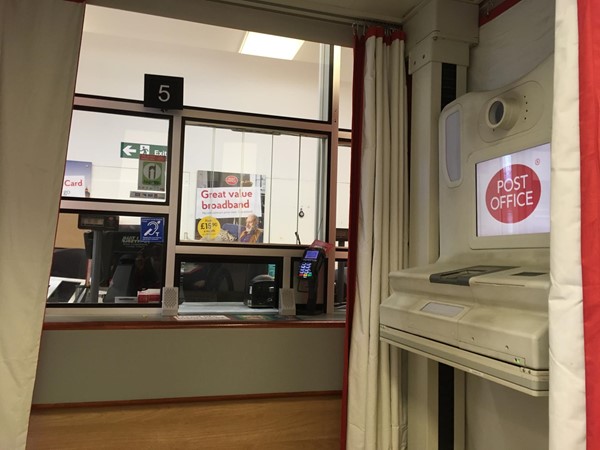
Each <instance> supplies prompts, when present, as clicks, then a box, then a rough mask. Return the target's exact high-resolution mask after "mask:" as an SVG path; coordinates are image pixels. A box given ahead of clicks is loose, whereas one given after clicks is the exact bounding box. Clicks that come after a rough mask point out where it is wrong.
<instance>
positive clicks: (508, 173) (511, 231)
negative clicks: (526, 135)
mask: <svg viewBox="0 0 600 450" xmlns="http://www.w3.org/2000/svg"><path fill="white" fill-rule="evenodd" d="M476 167H477V169H476V171H477V173H476V175H477V236H509V235H518V234H532V233H548V232H549V231H550V144H542V145H539V146H536V147H531V148H528V149H525V150H521V151H518V152H515V153H510V154H506V155H503V156H500V157H498V158H494V159H491V160H488V161H483V162H480V163H478V164H477V165H476Z"/></svg>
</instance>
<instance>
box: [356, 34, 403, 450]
mask: <svg viewBox="0 0 600 450" xmlns="http://www.w3.org/2000/svg"><path fill="white" fill-rule="evenodd" d="M364 45H365V47H364V54H365V57H364V60H365V63H364V93H363V96H364V100H363V111H362V115H363V120H362V136H361V138H362V146H361V148H360V155H356V154H355V153H353V155H352V158H355V157H357V156H359V157H360V172H361V173H360V195H359V198H358V199H351V201H358V202H359V205H358V233H357V240H356V242H355V243H352V242H350V245H355V251H356V268H355V269H356V292H355V297H354V311H353V321H352V332H351V336H350V362H349V374H348V411H347V436H346V438H347V448H348V449H352V450H355V449H369V450H373V449H399V448H405V442H406V439H405V434H406V429H405V420H404V413H403V411H402V410H401V401H400V397H401V393H400V386H401V382H400V381H401V380H400V351H399V350H398V349H396V348H394V347H391V346H389V345H388V344H386V343H382V342H380V341H379V305H380V303H381V301H382V300H384V299H385V298H386V297H388V296H389V288H388V286H389V283H388V274H389V272H390V271H394V270H399V269H401V268H402V261H403V255H404V251H403V242H404V240H403V217H404V215H403V212H404V211H403V209H404V204H405V202H404V198H405V185H406V183H405V180H406V177H405V172H406V168H405V164H406V125H405V121H406V75H405V68H404V41H403V40H402V35H401V34H400V33H396V34H392V35H387V36H386V35H385V33H384V32H383V30H382V29H380V28H375V29H369V30H368V31H367V34H366V40H365V43H364ZM355 76H356V73H355ZM354 114H357V111H356V109H355V110H354ZM353 131H354V132H356V131H357V130H353ZM353 176H354V174H353Z"/></svg>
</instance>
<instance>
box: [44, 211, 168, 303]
mask: <svg viewBox="0 0 600 450" xmlns="http://www.w3.org/2000/svg"><path fill="white" fill-rule="evenodd" d="M165 236H166V219H165V217H164V216H156V215H144V216H123V215H113V214H106V213H96V212H92V213H90V212H83V213H80V214H70V213H61V215H60V218H59V226H58V232H57V238H56V242H55V248H54V254H53V258H52V268H51V272H50V280H49V289H48V299H47V303H48V304H53V305H58V306H60V305H64V304H79V305H90V304H94V305H99V304H101V305H102V304H103V305H109V306H115V305H120V304H121V305H128V306H132V305H142V306H159V305H160V290H161V288H162V287H163V286H164V272H165V271H164V267H165V245H166V240H165Z"/></svg>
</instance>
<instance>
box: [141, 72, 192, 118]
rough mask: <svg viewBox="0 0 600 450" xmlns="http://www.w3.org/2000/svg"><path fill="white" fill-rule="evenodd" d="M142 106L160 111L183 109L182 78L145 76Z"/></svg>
mask: <svg viewBox="0 0 600 450" xmlns="http://www.w3.org/2000/svg"><path fill="white" fill-rule="evenodd" d="M144 106H146V107H149V108H159V109H162V110H167V109H183V78H181V77H168V76H164V75H151V74H145V75H144Z"/></svg>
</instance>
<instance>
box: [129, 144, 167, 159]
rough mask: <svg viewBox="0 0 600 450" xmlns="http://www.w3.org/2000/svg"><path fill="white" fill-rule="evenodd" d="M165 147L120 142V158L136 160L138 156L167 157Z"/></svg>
mask: <svg viewBox="0 0 600 450" xmlns="http://www.w3.org/2000/svg"><path fill="white" fill-rule="evenodd" d="M167 150H168V147H167V146H166V145H153V144H140V143H137V142H121V158H131V159H138V158H139V157H140V155H153V156H167Z"/></svg>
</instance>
